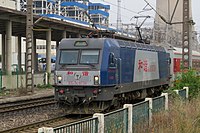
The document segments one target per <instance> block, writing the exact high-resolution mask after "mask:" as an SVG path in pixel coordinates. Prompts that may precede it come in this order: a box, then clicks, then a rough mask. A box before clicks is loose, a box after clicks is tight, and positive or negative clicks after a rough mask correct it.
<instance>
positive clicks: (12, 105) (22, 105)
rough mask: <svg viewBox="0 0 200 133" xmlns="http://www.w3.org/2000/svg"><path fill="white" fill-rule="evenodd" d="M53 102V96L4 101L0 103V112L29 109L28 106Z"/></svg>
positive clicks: (38, 105)
mask: <svg viewBox="0 0 200 133" xmlns="http://www.w3.org/2000/svg"><path fill="white" fill-rule="evenodd" d="M55 103H56V101H55V100H54V97H53V96H49V97H43V98H37V99H30V100H23V101H17V102H9V103H4V104H0V114H2V113H10V112H14V111H20V110H24V109H30V108H35V107H41V106H47V105H53V104H55Z"/></svg>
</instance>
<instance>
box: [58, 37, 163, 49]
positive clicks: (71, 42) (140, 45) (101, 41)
mask: <svg viewBox="0 0 200 133" xmlns="http://www.w3.org/2000/svg"><path fill="white" fill-rule="evenodd" d="M105 40H109V41H113V42H114V43H115V41H116V42H118V44H119V46H120V47H121V48H124V47H127V48H135V49H138V50H148V51H162V52H165V49H164V47H161V46H156V45H150V44H143V43H138V42H131V41H125V40H119V39H112V38H78V39H77V38H67V39H63V40H62V41H61V43H60V44H61V45H60V46H59V47H60V49H64V48H66V46H67V48H70V45H71V47H73V48H74V43H75V42H76V41H86V42H87V43H92V44H93V45H92V47H95V48H98V47H99V48H101V47H102V45H99V44H104V41H105ZM66 44H68V45H66Z"/></svg>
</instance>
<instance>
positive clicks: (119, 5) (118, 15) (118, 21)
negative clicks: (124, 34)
mask: <svg viewBox="0 0 200 133" xmlns="http://www.w3.org/2000/svg"><path fill="white" fill-rule="evenodd" d="M117 3H118V4H117V30H119V28H121V27H120V26H121V23H122V19H121V0H117Z"/></svg>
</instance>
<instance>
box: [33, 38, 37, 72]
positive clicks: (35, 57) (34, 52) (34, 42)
mask: <svg viewBox="0 0 200 133" xmlns="http://www.w3.org/2000/svg"><path fill="white" fill-rule="evenodd" d="M36 46H37V40H36V38H35V37H33V69H34V71H37V70H38V69H37V60H38V59H37V53H36Z"/></svg>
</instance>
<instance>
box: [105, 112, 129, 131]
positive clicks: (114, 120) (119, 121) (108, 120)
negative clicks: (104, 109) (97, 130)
mask: <svg viewBox="0 0 200 133" xmlns="http://www.w3.org/2000/svg"><path fill="white" fill-rule="evenodd" d="M127 131H128V109H127V108H123V109H119V110H116V111H113V112H110V113H107V114H105V115H104V133H114V132H115V133H126V132H127Z"/></svg>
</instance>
